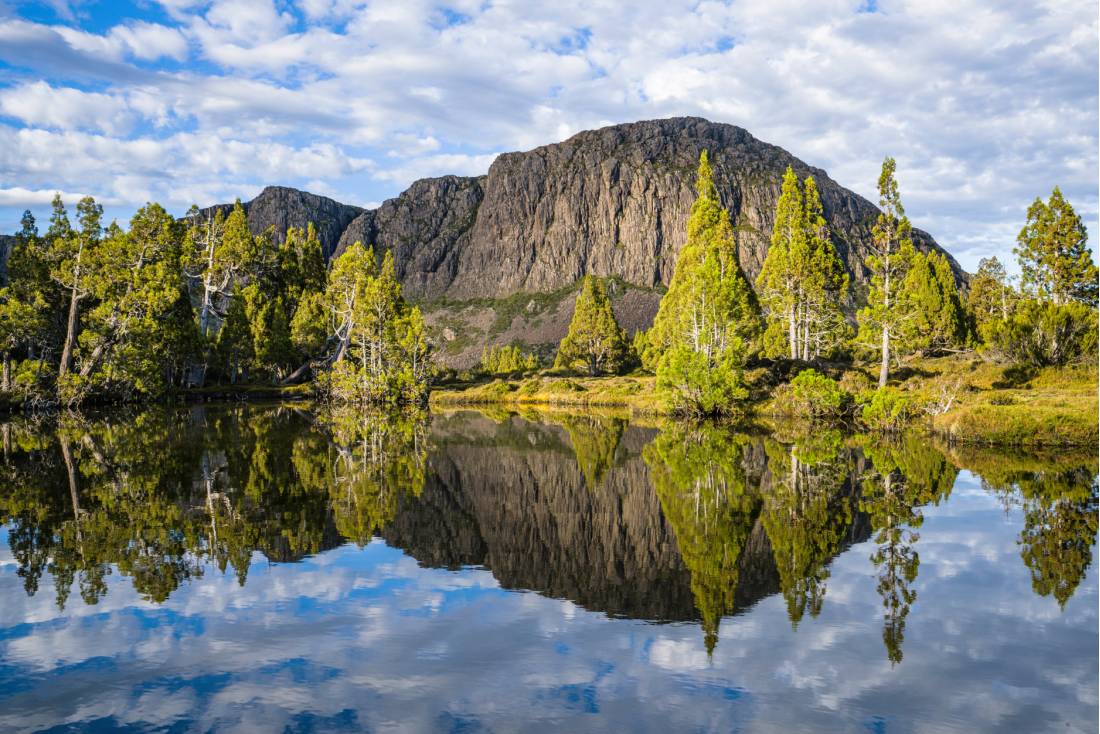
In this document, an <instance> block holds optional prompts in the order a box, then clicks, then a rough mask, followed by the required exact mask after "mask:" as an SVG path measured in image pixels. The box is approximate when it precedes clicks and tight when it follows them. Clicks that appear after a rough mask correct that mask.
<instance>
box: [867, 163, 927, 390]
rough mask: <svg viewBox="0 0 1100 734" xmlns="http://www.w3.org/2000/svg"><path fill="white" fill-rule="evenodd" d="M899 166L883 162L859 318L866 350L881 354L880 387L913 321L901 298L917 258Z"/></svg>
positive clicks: (882, 385) (884, 382)
mask: <svg viewBox="0 0 1100 734" xmlns="http://www.w3.org/2000/svg"><path fill="white" fill-rule="evenodd" d="M896 169H897V164H896V163H895V162H894V159H893V158H887V159H886V160H884V161H883V162H882V173H881V174H880V175H879V179H878V190H879V208H880V209H881V211H880V212H879V215H878V219H877V220H876V221H875V226H874V228H873V229H872V230H871V240H872V253H871V255H870V256H868V258H867V267H868V269H869V270H870V271H871V288H870V291H869V292H868V294H867V306H866V308H863V309H860V311H859V313H858V314H857V315H856V320H857V321H858V322H859V334H858V335H857V337H856V339H857V341H859V342H860V343H861V344H862V345H863V346H864V348H866V349H871V350H878V352H879V358H880V366H879V382H878V384H879V387H885V386H886V380H887V378H888V376H889V370H890V358H891V348H892V342H891V340H892V339H893V338H894V337H895V336H896V335H897V334H899V333H901V332H902V330H903V329H904V328H905V326H906V324H907V322H908V321H909V320H910V319H911V314H910V312H909V311H908V310H907V305H908V304H907V303H906V301H905V300H904V299H902V298H899V292H898V291H899V289H900V287H901V283H902V281H903V280H904V279H905V275H906V271H907V268H908V265H909V263H910V262H911V261H912V258H913V240H912V231H913V230H912V226H911V225H910V224H909V219H908V217H906V216H905V208H904V207H903V206H902V203H901V195H900V193H899V192H898V184H897V179H895V178H894V173H895V171H896Z"/></svg>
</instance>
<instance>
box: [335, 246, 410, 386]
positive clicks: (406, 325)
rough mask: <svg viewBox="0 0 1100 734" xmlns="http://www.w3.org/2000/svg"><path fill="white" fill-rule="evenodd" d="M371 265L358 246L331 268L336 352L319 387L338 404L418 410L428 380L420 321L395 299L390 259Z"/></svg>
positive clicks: (396, 291)
mask: <svg viewBox="0 0 1100 734" xmlns="http://www.w3.org/2000/svg"><path fill="white" fill-rule="evenodd" d="M375 262H376V261H375V258H374V252H373V251H372V250H366V249H364V248H363V246H362V245H361V244H360V243H358V242H357V243H355V244H354V245H352V246H351V247H349V248H348V249H347V250H345V251H344V252H343V253H342V254H341V255H340V257H339V258H337V259H336V260H335V261H334V262H333V265H332V269H331V271H330V273H329V279H328V287H327V289H326V300H327V301H328V304H329V309H330V312H331V315H332V322H333V323H335V324H337V327H336V331H335V335H334V336H335V339H334V341H336V342H337V347H336V351H335V353H334V354H333V356H332V363H333V364H332V368H331V374H330V375H328V376H326V378H325V379H324V380H323V385H322V386H323V387H324V388H326V389H327V391H328V394H329V395H330V396H331V397H332V398H333V399H334V400H336V401H337V402H341V403H360V404H373V405H399V404H418V403H421V402H423V401H424V400H425V399H426V397H427V389H428V380H429V379H430V377H431V374H432V365H431V361H430V354H429V351H430V350H429V347H428V341H427V336H426V331H425V327H424V318H423V316H422V315H421V313H420V309H419V308H410V307H409V305H408V304H407V303H406V302H405V300H404V298H402V297H401V285H400V284H399V283H398V281H397V275H396V272H395V268H394V262H393V253H392V252H389V251H387V252H386V254H385V256H384V257H383V260H382V266H381V267H380V268H379V267H377V266H376V264H375Z"/></svg>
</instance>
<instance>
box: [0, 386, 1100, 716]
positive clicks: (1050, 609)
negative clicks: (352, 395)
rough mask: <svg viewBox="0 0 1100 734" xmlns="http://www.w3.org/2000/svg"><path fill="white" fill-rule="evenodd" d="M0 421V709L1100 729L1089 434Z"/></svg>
mask: <svg viewBox="0 0 1100 734" xmlns="http://www.w3.org/2000/svg"><path fill="white" fill-rule="evenodd" d="M0 430H2V435H0V439H2V445H3V462H2V464H0V471H2V472H3V483H2V485H0V522H2V523H3V525H2V526H0V731H5V732H6V731H117V730H123V731H173V732H175V731H211V730H216V731H276V732H277V731H362V730H370V731H446V732H474V731H523V732H530V731H607V732H627V731H629V732H634V731H653V732H680V731H684V732H695V731H701V732H702V731H707V732H709V731H716V732H718V731H720V732H729V731H739V732H791V731H826V732H833V731H836V732H1044V731H1049V732H1078V731H1081V732H1083V731H1095V730H1096V723H1097V710H1098V709H1097V695H1098V691H1097V675H1098V668H1097V666H1098V653H1097V648H1098V633H1097V603H1098V598H1097V572H1096V568H1095V563H1094V555H1095V552H1096V535H1097V480H1096V477H1097V460H1096V452H1095V451H1086V452H1083V453H1081V454H1077V453H1073V452H1066V451H1061V452H1052V453H1048V454H1045V455H1039V454H1026V453H1021V452H1018V451H1016V452H1007V453H997V452H993V451H989V450H973V449H970V450H967V449H962V448H959V447H946V446H937V445H935V444H934V443H933V442H931V441H929V440H928V439H927V438H924V437H918V436H909V437H905V438H901V439H897V440H894V441H882V440H877V439H873V438H871V437H866V436H852V435H845V434H841V433H839V432H832V431H829V430H824V429H815V430H814V431H812V432H808V433H806V432H799V431H797V430H787V431H784V432H779V433H774V432H773V433H767V432H757V433H751V434H746V433H739V432H737V431H735V430H733V429H730V428H725V427H719V426H705V427H691V426H685V425H677V424H674V423H665V424H662V423H659V422H655V421H635V422H631V421H629V420H626V419H624V418H621V417H616V416H614V415H568V414H560V415H559V414H552V413H551V414H537V413H532V414H524V415H522V416H521V415H514V414H508V413H503V412H502V413H499V414H497V413H478V412H455V413H450V414H437V415H434V416H430V417H427V416H404V417H401V418H392V417H391V418H382V417H371V418H363V417H361V416H332V415H322V414H316V413H312V412H309V411H307V410H305V409H303V408H297V407H285V406H283V407H277V406H255V405H252V406H223V407H191V408H184V409H179V410H166V411H153V412H135V413H126V414H121V415H120V414H115V415H113V416H112V417H107V418H101V417H95V416H91V417H88V416H84V417H75V416H68V415H64V416H61V417H60V418H58V419H50V420H42V421H37V422H35V421H24V420H19V421H14V422H11V423H8V424H5V425H3V426H0Z"/></svg>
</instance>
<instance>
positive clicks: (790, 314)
mask: <svg viewBox="0 0 1100 734" xmlns="http://www.w3.org/2000/svg"><path fill="white" fill-rule="evenodd" d="M787 319H788V324H787V341H789V342H790V343H791V359H798V319H797V318H796V317H795V312H794V306H790V307H788V308H787Z"/></svg>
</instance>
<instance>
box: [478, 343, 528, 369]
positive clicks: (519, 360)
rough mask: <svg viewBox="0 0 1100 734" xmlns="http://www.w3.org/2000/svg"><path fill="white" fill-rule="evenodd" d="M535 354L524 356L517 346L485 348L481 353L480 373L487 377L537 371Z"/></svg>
mask: <svg viewBox="0 0 1100 734" xmlns="http://www.w3.org/2000/svg"><path fill="white" fill-rule="evenodd" d="M538 366H539V358H538V355H537V354H533V353H532V354H524V353H523V352H522V351H521V350H520V348H519V347H518V346H515V345H512V346H505V347H486V348H485V349H483V350H482V352H481V371H482V372H484V373H485V374H487V375H511V374H515V373H517V372H529V371H531V370H534V369H538Z"/></svg>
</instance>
